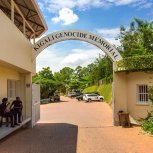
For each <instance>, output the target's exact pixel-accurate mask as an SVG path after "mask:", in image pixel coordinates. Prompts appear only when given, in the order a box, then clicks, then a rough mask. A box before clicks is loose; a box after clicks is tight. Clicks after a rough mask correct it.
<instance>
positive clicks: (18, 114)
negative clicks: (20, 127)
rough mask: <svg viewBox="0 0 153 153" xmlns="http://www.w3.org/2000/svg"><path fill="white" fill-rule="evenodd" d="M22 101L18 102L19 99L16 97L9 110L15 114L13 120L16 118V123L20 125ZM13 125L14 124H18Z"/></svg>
mask: <svg viewBox="0 0 153 153" xmlns="http://www.w3.org/2000/svg"><path fill="white" fill-rule="evenodd" d="M22 108H23V105H22V101H21V100H20V97H16V100H14V101H13V102H12V104H11V106H10V109H11V110H13V111H14V114H15V120H16V121H17V118H18V123H21V116H22ZM18 123H15V124H18Z"/></svg>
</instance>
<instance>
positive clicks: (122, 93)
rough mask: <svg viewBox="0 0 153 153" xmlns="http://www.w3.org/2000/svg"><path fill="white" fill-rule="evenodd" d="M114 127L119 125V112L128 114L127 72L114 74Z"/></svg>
mask: <svg viewBox="0 0 153 153" xmlns="http://www.w3.org/2000/svg"><path fill="white" fill-rule="evenodd" d="M113 78H114V116H113V118H114V125H118V123H119V118H118V111H119V110H123V111H124V112H127V78H126V73H125V72H116V73H114V76H113Z"/></svg>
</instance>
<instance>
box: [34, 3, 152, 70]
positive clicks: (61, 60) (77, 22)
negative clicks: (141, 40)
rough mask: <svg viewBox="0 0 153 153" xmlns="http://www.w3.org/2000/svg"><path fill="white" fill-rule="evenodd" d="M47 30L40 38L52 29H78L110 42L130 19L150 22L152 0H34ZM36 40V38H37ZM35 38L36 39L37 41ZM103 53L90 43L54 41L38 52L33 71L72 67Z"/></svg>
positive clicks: (126, 25)
mask: <svg viewBox="0 0 153 153" xmlns="http://www.w3.org/2000/svg"><path fill="white" fill-rule="evenodd" d="M36 2H37V3H38V5H39V7H40V10H41V12H42V14H43V17H44V19H45V21H46V23H47V26H48V30H47V32H45V33H44V34H43V35H42V36H41V37H43V36H46V35H48V34H51V33H52V32H55V31H60V30H68V29H72V30H73V29H78V30H84V31H89V32H92V33H94V34H96V35H99V36H101V37H102V38H104V39H105V40H107V41H108V42H109V43H111V44H112V45H116V46H118V45H120V42H119V41H118V40H116V38H118V35H119V29H120V26H124V27H126V28H127V29H128V27H129V24H130V22H131V21H132V20H133V19H134V18H140V19H142V20H144V21H149V22H150V21H153V9H152V8H153V0H36ZM37 40H38V39H37ZM37 40H36V41H37ZM99 54H102V55H104V52H103V51H102V50H100V49H99V48H97V47H95V46H94V45H92V44H89V43H86V42H82V41H74V40H67V41H63V42H59V43H56V44H54V45H51V46H49V47H47V48H46V49H45V50H44V51H42V52H41V53H40V54H39V55H38V57H37V59H36V61H37V66H36V69H37V72H38V71H40V70H42V68H43V67H48V66H49V67H50V69H51V70H52V72H58V71H60V69H62V68H63V67H71V68H73V69H75V68H76V67H77V66H78V65H80V66H82V67H84V66H87V65H88V64H90V63H92V62H94V60H95V58H97V57H98V56H99Z"/></svg>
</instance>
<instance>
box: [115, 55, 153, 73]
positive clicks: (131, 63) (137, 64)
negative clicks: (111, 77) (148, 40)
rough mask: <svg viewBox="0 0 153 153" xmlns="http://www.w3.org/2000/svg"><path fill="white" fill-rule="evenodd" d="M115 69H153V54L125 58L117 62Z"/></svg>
mask: <svg viewBox="0 0 153 153" xmlns="http://www.w3.org/2000/svg"><path fill="white" fill-rule="evenodd" d="M116 66H117V67H116V70H115V71H140V70H144V71H145V70H153V55H142V56H133V57H127V58H124V59H123V60H121V61H118V62H117V65H116Z"/></svg>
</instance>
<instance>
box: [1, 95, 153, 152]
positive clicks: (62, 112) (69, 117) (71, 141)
mask: <svg viewBox="0 0 153 153" xmlns="http://www.w3.org/2000/svg"><path fill="white" fill-rule="evenodd" d="M152 144H153V137H148V136H146V135H142V134H141V133H140V128H139V127H134V128H122V127H113V126H112V112H111V109H110V107H109V106H108V105H107V104H105V103H103V102H91V103H85V102H77V101H76V100H75V99H69V98H64V97H63V98H62V102H60V103H52V104H46V105H42V106H41V120H40V121H39V123H38V124H37V126H36V127H35V128H33V129H22V130H20V131H18V132H16V133H14V134H13V135H11V136H9V137H7V138H6V139H4V140H2V141H1V142H0V153H153V145H152Z"/></svg>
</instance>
